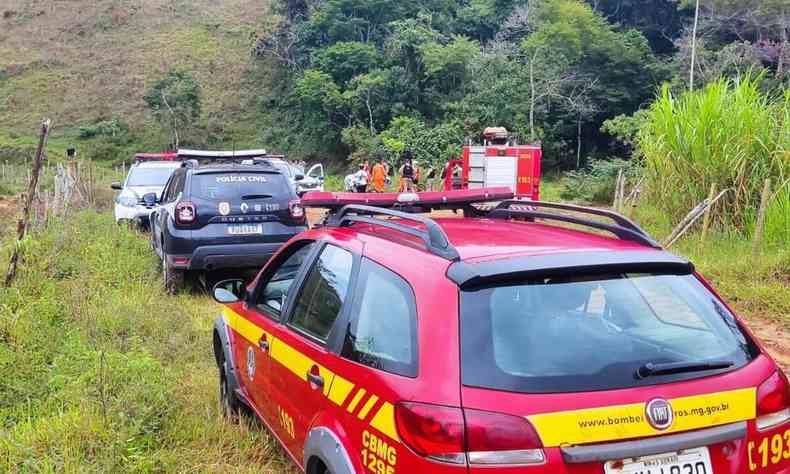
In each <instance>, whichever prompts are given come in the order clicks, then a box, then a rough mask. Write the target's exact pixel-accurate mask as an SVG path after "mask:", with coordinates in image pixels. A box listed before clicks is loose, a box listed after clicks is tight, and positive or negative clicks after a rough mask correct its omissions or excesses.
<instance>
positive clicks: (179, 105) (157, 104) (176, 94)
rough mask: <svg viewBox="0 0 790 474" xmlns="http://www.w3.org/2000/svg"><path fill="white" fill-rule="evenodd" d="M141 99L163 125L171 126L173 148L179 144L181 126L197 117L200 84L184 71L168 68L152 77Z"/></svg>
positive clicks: (188, 125)
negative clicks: (163, 73)
mask: <svg viewBox="0 0 790 474" xmlns="http://www.w3.org/2000/svg"><path fill="white" fill-rule="evenodd" d="M143 100H144V101H145V103H146V105H147V106H148V108H149V109H150V111H151V113H152V114H153V116H154V117H155V118H156V119H157V120H158V121H159V123H160V124H161V125H162V127H163V128H165V129H167V130H170V132H171V134H172V137H173V148H178V145H179V142H180V133H181V130H183V129H185V128H188V127H190V126H192V125H193V124H194V123H195V122H196V121H197V119H198V118H199V117H200V110H201V98H200V86H199V85H198V83H197V81H196V80H195V78H194V77H193V76H192V74H190V73H189V72H187V71H170V72H169V73H168V74H167V75H166V76H165V77H163V78H161V79H158V80H156V81H154V82H153V83H152V84H151V85H150V87H149V88H148V90H147V92H146V94H145V96H144V97H143Z"/></svg>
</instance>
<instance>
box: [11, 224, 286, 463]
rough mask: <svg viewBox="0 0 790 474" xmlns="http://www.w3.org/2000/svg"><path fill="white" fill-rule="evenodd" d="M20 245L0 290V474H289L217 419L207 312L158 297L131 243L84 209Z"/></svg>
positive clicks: (255, 431) (148, 258)
mask: <svg viewBox="0 0 790 474" xmlns="http://www.w3.org/2000/svg"><path fill="white" fill-rule="evenodd" d="M23 245H24V251H25V259H24V261H23V263H22V266H21V273H20V275H19V278H18V280H17V281H16V283H15V284H14V286H13V287H12V288H10V289H2V290H0V302H2V303H0V373H2V377H0V472H18V471H26V472H63V471H65V472H77V471H79V472H162V471H167V472H187V471H188V472H227V471H233V472H271V473H275V472H278V473H279V472H289V470H290V469H291V468H290V467H289V464H288V463H287V462H286V460H285V458H284V456H283V454H282V452H281V451H280V450H279V448H276V447H275V443H274V442H273V441H272V438H271V437H270V436H269V435H268V434H266V433H265V432H264V431H262V430H261V429H260V428H258V427H253V426H247V425H246V424H242V425H241V426H237V425H233V424H229V423H228V422H226V421H224V420H223V419H222V418H221V416H220V413H219V408H218V401H217V381H216V369H215V366H214V361H213V358H212V353H211V327H212V323H213V319H214V317H215V316H216V315H217V314H218V310H219V309H218V306H217V305H216V304H215V303H213V302H212V301H211V300H210V299H209V298H208V297H207V296H205V295H202V294H184V295H182V296H178V297H168V296H166V295H164V294H163V293H162V291H161V289H160V283H159V274H158V272H157V268H158V266H157V262H156V261H155V259H154V257H153V256H152V255H153V254H152V252H151V251H150V249H149V247H148V243H147V240H146V239H145V238H144V237H143V236H140V235H137V234H136V233H134V232H132V231H130V230H128V229H127V228H125V227H119V226H116V225H115V224H114V222H113V221H112V217H111V216H110V215H109V214H108V213H102V214H98V213H95V212H93V211H82V212H79V213H77V214H75V215H73V216H71V218H69V219H68V222H66V223H59V224H54V225H52V226H51V227H50V228H48V229H47V230H46V231H44V232H43V233H42V234H40V235H36V236H35V237H34V238H30V239H29V240H28V241H26V242H25V243H24V244H23ZM9 251H10V243H9V241H8V240H5V241H4V242H3V247H2V248H0V261H2V262H3V264H4V265H5V262H7V257H8V253H9Z"/></svg>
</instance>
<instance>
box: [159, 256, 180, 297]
mask: <svg viewBox="0 0 790 474" xmlns="http://www.w3.org/2000/svg"><path fill="white" fill-rule="evenodd" d="M162 280H163V283H164V286H165V291H167V292H168V293H169V294H171V295H174V294H176V293H178V292H179V290H181V288H183V286H184V271H183V270H178V269H176V268H173V266H172V265H170V264H169V263H168V262H167V255H164V254H163V255H162Z"/></svg>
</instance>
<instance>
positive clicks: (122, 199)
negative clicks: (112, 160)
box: [111, 161, 184, 229]
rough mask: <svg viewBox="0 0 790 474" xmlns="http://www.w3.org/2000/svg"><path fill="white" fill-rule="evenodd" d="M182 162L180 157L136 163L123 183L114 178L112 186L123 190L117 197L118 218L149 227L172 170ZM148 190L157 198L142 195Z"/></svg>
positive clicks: (116, 212) (116, 210)
mask: <svg viewBox="0 0 790 474" xmlns="http://www.w3.org/2000/svg"><path fill="white" fill-rule="evenodd" d="M183 165H184V164H183V162H181V161H143V162H138V163H135V164H133V165H132V167H131V168H129V174H127V175H126V180H125V181H124V183H123V184H121V183H119V182H115V183H112V186H111V187H112V189H115V190H117V191H121V192H120V193H118V196H116V197H115V210H114V214H115V221H116V222H121V221H128V222H132V223H135V224H137V225H138V226H140V227H141V228H143V229H146V228H148V225H149V216H150V214H151V211H152V210H153V209H154V208H155V207H156V202H157V201H158V200H159V198H160V197H161V195H162V190H163V189H164V187H165V184H167V180H168V179H170V175H172V174H173V171H175V170H176V169H178V168H180V167H181V166H183ZM146 194H155V195H156V199H149V200H145V199H143V197H144V196H145V195H146Z"/></svg>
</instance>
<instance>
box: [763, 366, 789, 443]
mask: <svg viewBox="0 0 790 474" xmlns="http://www.w3.org/2000/svg"><path fill="white" fill-rule="evenodd" d="M789 420H790V386H789V385H788V381H787V376H785V374H784V373H783V372H781V371H776V372H774V373H773V375H771V376H770V377H768V379H767V380H766V381H765V382H763V383H762V384H760V387H759V388H758V389H757V429H759V430H766V429H768V428H773V427H775V426H778V425H781V424H782V423H786V422H787V421H789Z"/></svg>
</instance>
